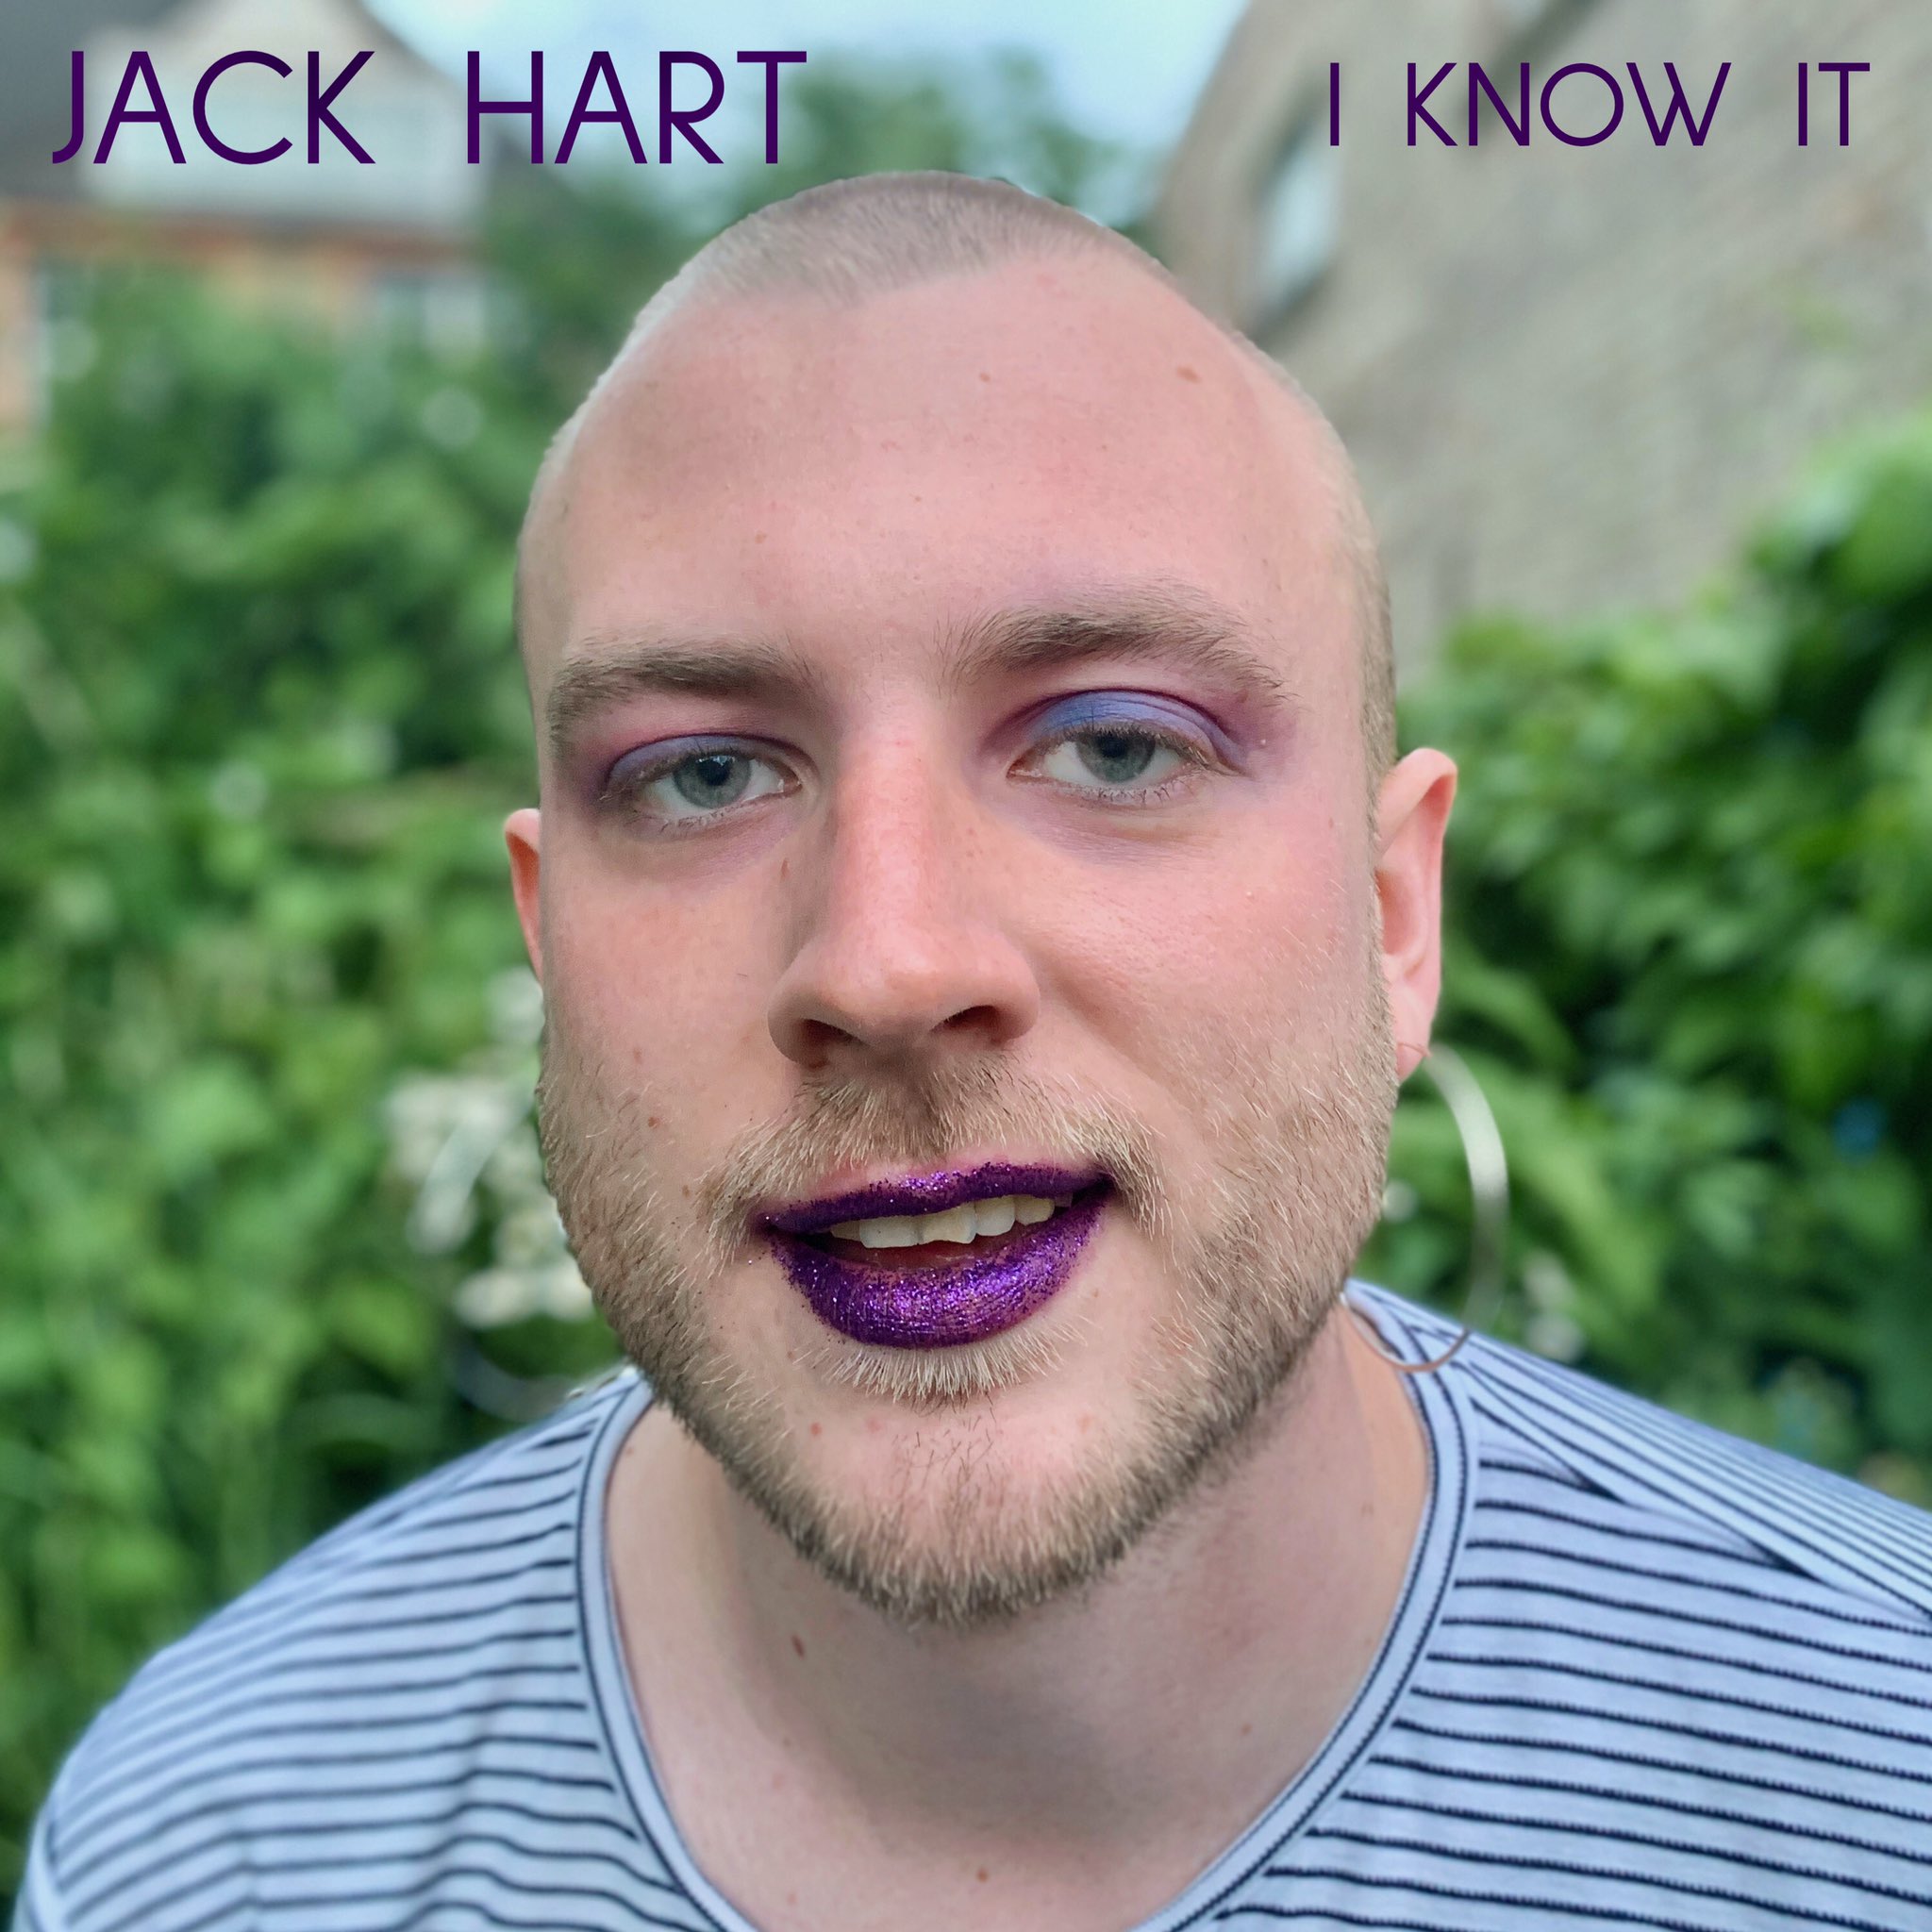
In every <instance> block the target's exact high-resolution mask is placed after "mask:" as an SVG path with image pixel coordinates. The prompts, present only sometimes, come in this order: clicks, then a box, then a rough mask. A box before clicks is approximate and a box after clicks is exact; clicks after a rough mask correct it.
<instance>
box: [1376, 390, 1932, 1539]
mask: <svg viewBox="0 0 1932 1932" xmlns="http://www.w3.org/2000/svg"><path fill="white" fill-rule="evenodd" d="M1404 724H1405V738H1406V740H1407V741H1408V742H1413V743H1430V744H1437V745H1441V747H1442V748H1444V749H1445V750H1447V751H1449V752H1450V753H1451V754H1452V755H1453V756H1456V757H1457V759H1458V762H1459V763H1460V765H1461V790H1460V793H1459V796H1458V799H1457V808H1456V815H1455V819H1454V822H1453V824H1452V829H1451V840H1450V845H1451V854H1450V862H1449V880H1448V904H1447V913H1446V917H1447V924H1448V931H1449V935H1450V937H1449V945H1448V958H1447V963H1446V966H1445V972H1444V982H1445V983H1444V999H1443V1012H1442V1017H1441V1027H1440V1029H1439V1030H1440V1032H1441V1036H1442V1037H1443V1038H1444V1039H1447V1040H1451V1041H1457V1043H1458V1044H1459V1045H1460V1046H1462V1048H1463V1049H1464V1051H1465V1053H1466V1056H1467V1058H1469V1059H1470V1061H1471V1063H1472V1065H1473V1066H1474V1068H1475V1070H1476V1071H1477V1072H1478V1074H1480V1075H1481V1077H1482V1079H1483V1081H1484V1083H1485V1085H1486V1087H1487V1088H1488V1090H1489V1092H1490V1097H1491V1102H1492V1104H1493V1106H1494V1108H1495V1111H1496V1114H1497V1116H1498V1120H1499V1123H1500V1124H1501V1127H1502V1130H1503V1134H1504V1138H1505V1141H1506V1144H1507V1148H1508V1150H1509V1154H1510V1157H1511V1166H1512V1180H1513V1184H1514V1191H1515V1197H1516V1198H1515V1212H1516V1226H1515V1248H1514V1271H1513V1272H1514V1278H1515V1280H1516V1281H1517V1282H1518V1283H1519V1284H1520V1286H1521V1292H1520V1293H1519V1295H1518V1297H1517V1299H1516V1302H1515V1304H1514V1306H1513V1308H1512V1310H1511V1313H1510V1317H1509V1319H1510V1321H1511V1323H1512V1324H1514V1325H1515V1326H1516V1327H1517V1328H1518V1330H1519V1332H1521V1333H1523V1334H1524V1335H1525V1336H1527V1337H1528V1339H1529V1340H1531V1341H1532V1342H1534V1341H1537V1340H1538V1339H1539V1336H1540V1335H1541V1336H1542V1337H1545V1338H1548V1337H1552V1336H1554V1337H1555V1338H1556V1340H1557V1344H1558V1350H1557V1352H1560V1353H1566V1354H1568V1353H1572V1352H1574V1351H1575V1350H1576V1349H1577V1348H1581V1349H1582V1350H1583V1351H1585V1352H1584V1354H1583V1360H1584V1364H1585V1366H1587V1367H1589V1368H1591V1369H1592V1370H1594V1371H1596V1372H1597V1373H1599V1374H1605V1375H1607V1376H1609V1377H1611V1378H1612V1379H1615V1380H1617V1381H1620V1382H1623V1383H1625V1384H1628V1385H1631V1386H1634V1387H1636V1388H1638V1389H1640V1390H1642V1391H1645V1392H1647V1393H1651V1394H1653V1395H1656V1396H1657V1397H1659V1398H1661V1399H1662V1400H1664V1401H1666V1402H1668V1403H1670V1404H1672V1405H1674V1406H1675V1407H1681V1408H1684V1409H1686V1410H1690V1411H1692V1412H1695V1413H1700V1414H1703V1415H1705V1416H1707V1417H1708V1418H1710V1419H1711V1420H1713V1421H1716V1422H1718V1423H1720V1424H1724V1425H1725V1426H1728V1427H1731V1428H1734V1429H1739V1430H1741V1431H1744V1432H1746V1433H1749V1434H1752V1435H1755V1436H1757V1437H1759V1438H1761V1439H1763V1440H1765V1441H1771V1442H1774V1443H1775V1444H1776V1445H1778V1446H1780V1447H1783V1448H1786V1449H1790V1450H1792V1451H1794V1452H1795V1453H1797V1454H1799V1455H1803V1456H1807V1457H1812V1458H1814V1459H1816V1460H1821V1461H1825V1462H1830V1463H1835V1464H1838V1465H1840V1466H1841V1467H1845V1468H1849V1469H1853V1470H1857V1471H1861V1472H1862V1473H1864V1474H1867V1475H1868V1476H1869V1477H1870V1478H1871V1479H1873V1480H1874V1481H1880V1482H1882V1483H1884V1484H1886V1485H1887V1486H1888V1487H1890V1488H1893V1489H1896V1490H1898V1491H1901V1492H1903V1493H1906V1494H1907V1495H1910V1496H1913V1497H1914V1498H1916V1499H1917V1500H1921V1501H1932V1295H1928V1294H1927V1293H1926V1291H1925V1283H1926V1281H1927V1279H1928V1277H1932V1231H1928V1228H1927V1225H1926V1211H1925V1210H1926V1203H1925V1185H1924V1183H1925V1175H1926V1174H1927V1173H1928V1172H1932V421H1924V422H1919V423H1915V424H1911V425H1906V426H1904V427H1902V428H1898V429H1895V430H1892V431H1890V432H1889V433H1887V434H1885V435H1883V436H1882V437H1879V438H1877V439H1876V440H1874V441H1868V442H1865V443H1863V444H1861V445H1859V446H1857V447H1856V448H1853V449H1850V450H1847V451H1846V452H1844V453H1842V454H1841V455H1840V456H1839V457H1838V458H1835V459H1834V460H1833V461H1832V462H1831V463H1830V464H1829V465H1828V466H1827V467H1826V468H1825V469H1824V471H1823V472H1822V473H1821V474H1820V475H1818V476H1817V477H1816V478H1815V480H1814V481H1813V482H1812V484H1811V485H1810V486H1809V488H1808V489H1807V491H1805V492H1804V493H1803V494H1802V495H1801V496H1800V497H1799V499H1798V500H1797V501H1796V503H1795V504H1794V505H1793V506H1792V507H1791V508H1790V511H1789V512H1788V513H1787V514H1786V515H1785V516H1784V517H1783V518H1782V519H1781V520H1780V521H1778V522H1777V523H1775V524H1774V525H1773V526H1772V527H1771V528H1770V529H1768V530H1767V531H1766V532H1765V533H1764V534H1763V535H1762V536H1761V537H1760V538H1759V539H1758V541H1757V543H1756V544H1755V545H1754V547H1753V548H1752V550H1751V552H1750V556H1749V558H1748V561H1747V564H1746V566H1745V568H1744V569H1743V571H1742V572H1741V573H1740V575H1739V576H1738V578H1737V580H1736V581H1735V582H1733V583H1731V584H1730V585H1728V586H1725V587H1724V588H1721V589H1719V590H1716V591H1713V592H1711V593H1710V594H1709V595H1708V596H1707V597H1706V598H1705V599H1704V601H1702V602H1701V603H1699V604H1697V605H1696V606H1695V607H1694V608H1691V609H1688V610H1686V611H1685V612H1683V613H1682V614H1680V615H1677V616H1674V617H1670V618H1654V617H1638V616H1632V617H1625V618H1622V619H1618V620H1615V621H1611V622H1606V623H1602V624H1595V625H1578V626H1575V627H1573V628H1567V629H1550V628H1542V627H1536V626H1529V625H1520V624H1507V623H1491V624H1487V625H1476V626H1473V627H1471V628H1469V629H1467V630H1465V631H1464V632H1463V633H1462V634H1461V635H1459V636H1457V637H1456V638H1454V639H1453V640H1452V641H1450V642H1449V644H1448V645H1447V647H1446V649H1445V650H1444V652H1443V654H1442V656H1441V660H1440V662H1439V663H1438V665H1437V666H1436V667H1435V668H1434V670H1433V671H1432V672H1431V674H1430V675H1428V676H1427V677H1426V679H1425V680H1424V682H1423V683H1422V685H1421V686H1420V688H1419V689H1417V690H1415V691H1413V692H1411V693H1410V694H1409V695H1408V697H1407V701H1406V703H1405V707H1404ZM1403 1112H1404V1114H1405V1115H1406V1116H1408V1118H1407V1119H1406V1120H1405V1121H1404V1122H1403V1123H1402V1128H1401V1131H1400V1132H1399V1133H1398V1139H1397V1147H1396V1157H1395V1161H1394V1166H1395V1171H1396V1172H1397V1173H1398V1174H1402V1175H1403V1176H1404V1178H1405V1179H1406V1181H1407V1183H1408V1185H1409V1186H1411V1187H1412V1188H1413V1189H1414V1190H1415V1192H1416V1194H1417V1195H1418V1196H1419V1198H1420V1200H1421V1201H1422V1203H1423V1204H1424V1207H1425V1208H1426V1211H1425V1212H1424V1213H1422V1214H1420V1215H1418V1216H1416V1217H1415V1218H1414V1219H1413V1220H1412V1221H1408V1222H1404V1223H1398V1224H1393V1225H1390V1226H1387V1227H1385V1229H1384V1230H1383V1232H1382V1234H1381V1235H1380V1237H1379V1238H1378V1243H1377V1246H1376V1248H1375V1250H1374V1252H1372V1254H1371V1256H1370V1257H1369V1266H1370V1267H1371V1268H1372V1269H1373V1268H1374V1267H1376V1266H1379V1267H1380V1268H1381V1269H1382V1272H1383V1274H1384V1276H1385V1278H1389V1279H1391V1280H1393V1281H1395V1282H1397V1283H1398V1284H1400V1285H1403V1286H1406V1287H1408V1288H1410V1289H1414V1290H1420V1291H1432V1292H1435V1293H1438V1294H1440V1295H1441V1296H1443V1297H1444V1298H1445V1299H1448V1300H1452V1301H1453V1299H1454V1296H1455V1293H1456V1286H1455V1284H1456V1283H1457V1279H1458V1278H1459V1274H1460V1271H1461V1268H1462V1266H1463V1249H1462V1246H1461V1242H1462V1240H1463V1237H1462V1235H1461V1233H1460V1230H1461V1229H1462V1228H1464V1227H1466V1224H1467V1217H1468V1208H1467V1200H1466V1196H1467V1181H1466V1179H1465V1178H1464V1177H1463V1175H1462V1174H1461V1173H1460V1171H1459V1160H1460V1156H1459V1153H1458V1151H1457V1145H1456V1141H1455V1137H1454V1134H1453V1132H1450V1131H1446V1122H1445V1121H1444V1120H1443V1118H1442V1115H1441V1109H1440V1108H1438V1107H1435V1106H1433V1105H1431V1104H1429V1103H1428V1102H1426V1101H1424V1102H1421V1103H1419V1104H1416V1105H1414V1106H1411V1105H1410V1104H1409V1103H1405V1107H1404V1109H1403ZM1565 1344H1568V1345H1565Z"/></svg>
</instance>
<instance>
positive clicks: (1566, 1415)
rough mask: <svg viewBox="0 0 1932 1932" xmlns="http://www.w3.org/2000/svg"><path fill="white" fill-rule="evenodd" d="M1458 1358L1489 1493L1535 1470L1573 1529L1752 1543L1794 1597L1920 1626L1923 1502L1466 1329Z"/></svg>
mask: <svg viewBox="0 0 1932 1932" xmlns="http://www.w3.org/2000/svg"><path fill="white" fill-rule="evenodd" d="M1457 1360H1458V1366H1459V1369H1460V1379H1461V1383H1462V1387H1463V1389H1464V1390H1465V1391H1466V1393H1467V1395H1468V1399H1469V1404H1470V1407H1472V1408H1473V1409H1474V1412H1475V1414H1476V1416H1477V1418H1478V1432H1477V1433H1478V1441H1479V1443H1480V1449H1479V1455H1480V1457H1481V1461H1482V1465H1483V1476H1482V1478H1481V1479H1480V1482H1479V1486H1480V1488H1481V1489H1482V1491H1483V1492H1484V1493H1485V1494H1487V1495H1488V1496H1489V1497H1490V1498H1491V1500H1492V1502H1493V1503H1494V1504H1495V1506H1496V1507H1510V1506H1511V1505H1513V1507H1516V1508H1517V1509H1518V1511H1519V1512H1521V1511H1523V1510H1524V1509H1526V1508H1527V1507H1531V1502H1530V1496H1529V1491H1530V1490H1531V1489H1532V1488H1534V1487H1536V1486H1537V1485H1538V1484H1539V1482H1541V1488H1542V1490H1543V1491H1544V1492H1545V1493H1544V1495H1543V1497H1542V1502H1543V1505H1544V1506H1545V1507H1551V1508H1553V1509H1555V1510H1557V1511H1558V1512H1560V1513H1561V1514H1564V1515H1566V1516H1567V1517H1568V1518H1569V1519H1570V1521H1571V1523H1572V1524H1574V1528H1575V1529H1576V1531H1577V1533H1579V1534H1580V1535H1584V1536H1587V1537H1591V1538H1592V1539H1593V1540H1595V1541H1602V1540H1603V1539H1605V1538H1606V1537H1612V1536H1614V1535H1615V1533H1616V1531H1617V1530H1618V1529H1619V1528H1621V1529H1624V1530H1629V1529H1632V1528H1634V1527H1635V1526H1636V1524H1638V1523H1639V1522H1640V1521H1642V1522H1647V1523H1649V1524H1651V1525H1652V1526H1653V1527H1654V1529H1655V1532H1656V1534H1657V1536H1658V1537H1666V1536H1670V1537H1674V1538H1675V1539H1676V1540H1677V1541H1678V1543H1679V1544H1680V1545H1681V1546H1682V1548H1683V1550H1684V1551H1685V1552H1686V1554H1687V1555H1688V1553H1689V1552H1690V1551H1691V1549H1692V1548H1705V1549H1710V1550H1728V1551H1732V1552H1735V1553H1738V1554H1740V1555H1748V1556H1751V1557H1755V1558H1756V1559H1757V1561H1758V1563H1759V1564H1760V1566H1761V1567H1762V1568H1763V1569H1764V1570H1766V1571H1767V1572H1768V1573H1773V1574H1778V1575H1781V1576H1784V1577H1787V1578H1789V1579H1790V1595H1791V1598H1792V1600H1793V1602H1799V1601H1805V1602H1812V1601H1815V1602H1820V1603H1823V1602H1825V1601H1831V1602H1834V1603H1836V1604H1837V1605H1838V1606H1839V1607H1840V1608H1842V1609H1843V1610H1845V1611H1846V1612H1847V1613H1848V1614H1850V1613H1853V1612H1855V1611H1857V1610H1858V1609H1860V1608H1863V1609H1865V1610H1868V1611H1869V1612H1870V1613H1871V1614H1873V1615H1874V1617H1877V1618H1880V1619H1882V1620H1884V1621H1886V1622H1888V1623H1896V1624H1898V1625H1899V1627H1900V1628H1901V1629H1903V1630H1907V1631H1909V1630H1915V1629H1916V1630H1919V1631H1921V1632H1923V1633H1924V1635H1925V1637H1926V1638H1927V1639H1928V1640H1932V1516H1928V1515H1926V1514H1925V1513H1924V1511H1922V1510H1919V1509H1915V1508H1913V1507H1911V1506H1910V1505H1908V1504H1907V1503H1904V1502H1901V1501H1899V1500H1898V1499H1896V1498H1894V1497H1890V1496H1887V1495H1883V1494H1881V1493H1879V1492H1878V1491H1875V1490H1873V1489H1870V1488H1868V1487H1866V1486H1865V1485H1864V1484H1862V1483H1857V1482H1854V1481H1852V1480H1851V1479H1850V1478H1849V1477H1846V1476H1842V1475H1837V1474H1832V1473H1831V1472H1830V1471H1828V1470H1822V1469H1816V1468H1813V1467H1812V1466H1811V1465H1809V1464H1808V1463H1804V1462H1800V1461H1798V1460H1797V1459H1795V1458H1794V1457H1790V1456H1785V1455H1781V1454H1780V1453H1778V1452H1777V1451H1776V1450H1774V1449H1767V1448H1765V1447H1763V1446H1762V1445H1760V1444H1758V1443H1756V1442H1750V1441H1744V1440H1743V1439H1741V1438H1740V1437H1737V1436H1732V1435H1728V1434H1726V1433H1725V1432H1724V1431H1723V1430H1721V1429H1716V1428H1712V1427H1710V1426H1709V1425H1708V1424H1704V1423H1699V1422H1696V1421H1693V1420H1691V1418H1690V1417H1687V1416H1681V1415H1677V1414H1674V1413H1673V1412H1672V1411H1671V1410H1669V1409H1666V1408H1662V1407H1658V1406H1657V1404H1655V1403H1651V1402H1646V1401H1643V1400H1642V1399H1641V1398H1639V1397H1637V1396H1634V1395H1630V1394H1626V1393H1624V1391H1620V1390H1616V1389H1612V1388H1609V1387H1607V1385H1605V1384H1604V1383H1601V1382H1598V1381H1595V1380H1593V1379H1592V1378H1591V1377H1590V1376H1588V1375H1585V1374H1579V1373H1577V1372H1576V1371H1575V1370H1573V1369H1568V1368H1564V1367H1562V1366H1560V1365H1559V1364H1557V1363H1555V1362H1548V1361H1543V1360H1541V1359H1540V1358H1539V1357H1534V1356H1531V1355H1528V1354H1525V1353H1524V1351H1522V1350H1520V1349H1515V1348H1511V1347H1508V1346H1507V1345H1506V1344H1504V1343H1501V1342H1496V1341H1489V1340H1486V1339H1482V1338H1477V1339H1476V1340H1475V1341H1473V1343H1472V1345H1471V1346H1470V1347H1469V1348H1467V1349H1466V1350H1464V1351H1463V1354H1462V1355H1461V1356H1460V1357H1458V1358H1457ZM1506 1499H1507V1501H1506ZM1604 1554H1607V1552H1606V1553H1604ZM1926 1660H1927V1663H1928V1665H1932V1653H1928V1656H1927V1659H1926Z"/></svg>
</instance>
